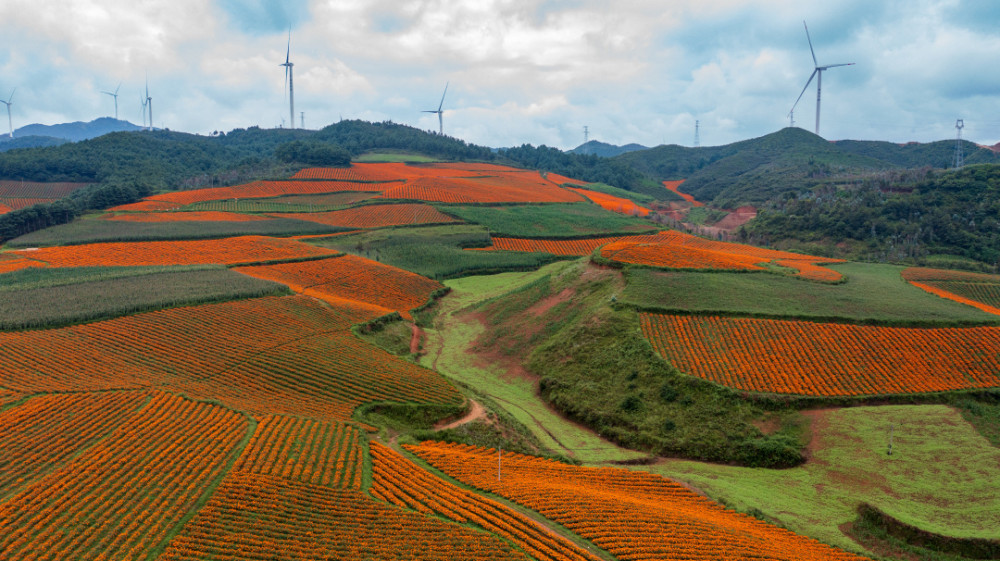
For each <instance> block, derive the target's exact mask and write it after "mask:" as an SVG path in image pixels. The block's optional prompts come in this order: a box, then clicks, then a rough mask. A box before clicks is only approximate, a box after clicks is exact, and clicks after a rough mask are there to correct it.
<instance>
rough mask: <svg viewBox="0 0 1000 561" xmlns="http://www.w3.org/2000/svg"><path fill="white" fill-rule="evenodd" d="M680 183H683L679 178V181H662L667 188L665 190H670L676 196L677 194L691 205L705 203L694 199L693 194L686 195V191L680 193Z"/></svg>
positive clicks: (702, 204)
mask: <svg viewBox="0 0 1000 561" xmlns="http://www.w3.org/2000/svg"><path fill="white" fill-rule="evenodd" d="M681 183H684V180H683V179H681V180H679V181H664V182H663V186H664V187H666V188H667V191H671V192H673V193H675V194H676V195H677V196H679V197H680V198H682V199H684V200H685V201H687V202H689V203H691V206H705V203H701V202H698V201H696V200H694V197H693V196H691V195H688V194H687V193H681V192H680V187H681Z"/></svg>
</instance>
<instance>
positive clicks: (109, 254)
mask: <svg viewBox="0 0 1000 561" xmlns="http://www.w3.org/2000/svg"><path fill="white" fill-rule="evenodd" d="M337 253H338V252H336V251H332V250H329V249H324V248H320V247H315V246H311V245H307V244H304V243H302V242H298V241H295V240H287V239H280V238H269V237H264V236H241V237H236V238H225V239H218V240H190V241H167V242H134V243H95V244H84V245H71V246H64V247H45V248H40V249H34V250H20V251H12V252H10V254H11V255H17V256H20V257H25V258H31V259H33V260H35V261H39V262H42V263H45V264H47V265H49V266H52V267H139V266H148V265H205V264H223V265H238V264H250V263H263V262H269V261H289V260H295V259H309V258H316V257H322V256H324V255H336V254H337Z"/></svg>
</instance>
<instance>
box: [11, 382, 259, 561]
mask: <svg viewBox="0 0 1000 561" xmlns="http://www.w3.org/2000/svg"><path fill="white" fill-rule="evenodd" d="M248 428H249V427H248V422H247V419H246V417H245V416H243V415H241V414H239V413H235V412H233V411H229V410H226V409H224V408H222V407H219V406H217V405H210V404H206V403H195V402H193V401H189V400H187V399H184V398H182V397H178V396H173V395H169V394H164V393H159V392H155V393H154V394H153V397H152V400H151V402H150V403H149V404H148V405H147V406H146V407H145V408H143V409H142V411H140V412H139V413H137V414H135V415H133V416H132V417H131V418H130V419H128V422H126V423H124V424H121V425H120V426H119V427H118V428H117V429H115V430H114V431H113V432H112V433H111V434H110V435H108V437H107V438H105V439H104V440H101V441H100V442H98V443H96V444H94V445H93V446H92V447H90V448H89V449H87V450H86V451H85V452H83V454H81V455H80V456H78V457H75V458H73V459H72V460H71V461H70V462H68V463H67V464H66V465H64V466H63V467H61V468H59V469H57V470H55V471H53V472H51V473H49V474H48V475H46V476H44V477H42V478H41V479H39V480H38V481H36V482H35V483H33V484H32V485H30V486H28V487H27V488H26V489H24V490H22V491H21V492H19V493H17V494H15V495H14V496H12V497H10V498H9V499H8V500H7V501H5V502H4V503H3V504H0V557H2V558H5V559H24V560H34V559H51V558H52V557H51V555H52V554H53V553H54V552H61V555H65V556H67V557H69V556H71V557H72V558H73V559H126V558H133V557H134V556H135V555H136V554H137V553H142V554H145V553H147V552H149V551H150V550H152V549H154V548H156V547H157V546H158V545H160V544H161V542H163V541H164V540H165V539H166V538H167V536H168V534H169V533H170V531H171V530H172V529H173V528H175V527H176V526H177V525H178V524H179V523H180V522H181V521H182V519H183V517H184V515H185V514H186V513H187V512H188V511H189V510H190V509H191V508H193V507H194V505H195V503H196V501H197V500H198V499H199V498H200V497H201V496H202V495H203V494H204V493H205V492H207V491H208V489H209V488H210V484H211V483H212V482H213V481H214V480H216V479H217V478H219V477H221V476H222V474H223V469H224V467H225V464H226V461H227V460H228V458H229V457H230V456H231V455H232V454H233V453H234V452H235V451H236V449H237V446H238V445H239V443H240V441H241V439H243V438H244V437H245V435H246V434H247V430H248Z"/></svg>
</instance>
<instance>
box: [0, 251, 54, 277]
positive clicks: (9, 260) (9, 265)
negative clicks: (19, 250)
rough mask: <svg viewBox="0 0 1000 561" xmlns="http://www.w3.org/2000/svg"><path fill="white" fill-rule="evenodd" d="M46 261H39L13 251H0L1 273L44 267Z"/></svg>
mask: <svg viewBox="0 0 1000 561" xmlns="http://www.w3.org/2000/svg"><path fill="white" fill-rule="evenodd" d="M44 266H45V264H44V263H39V262H38V261H35V260H34V259H28V258H25V257H21V255H18V254H13V253H0V274H3V273H11V272H14V271H20V270H21V269H26V268H28V267H44Z"/></svg>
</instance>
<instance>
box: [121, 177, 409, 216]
mask: <svg viewBox="0 0 1000 561" xmlns="http://www.w3.org/2000/svg"><path fill="white" fill-rule="evenodd" d="M398 184H399V182H398V181H389V182H385V183H364V182H358V181H296V180H294V179H293V180H289V181H254V182H253V183H246V184H244V185H236V186H233V187H213V188H211V189H194V190H191V191H173V192H170V193H162V194H159V195H153V196H151V197H146V198H145V199H144V200H145V201H150V202H156V203H169V204H172V205H173V206H174V207H182V206H185V205H190V204H194V203H200V202H204V201H220V200H225V199H260V198H266V197H279V196H282V195H317V194H321V193H336V192H341V191H366V192H371V191H384V190H386V189H389V188H391V187H393V186H395V185H398ZM111 210H112V211H118V210H128V209H127V208H123V207H115V208H112V209H111Z"/></svg>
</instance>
